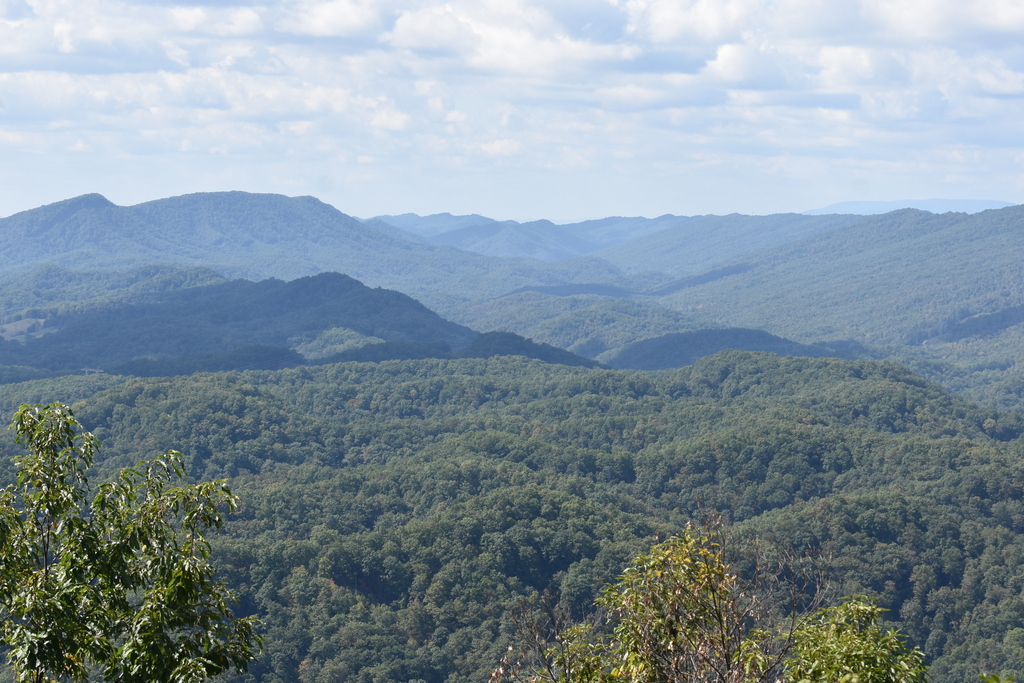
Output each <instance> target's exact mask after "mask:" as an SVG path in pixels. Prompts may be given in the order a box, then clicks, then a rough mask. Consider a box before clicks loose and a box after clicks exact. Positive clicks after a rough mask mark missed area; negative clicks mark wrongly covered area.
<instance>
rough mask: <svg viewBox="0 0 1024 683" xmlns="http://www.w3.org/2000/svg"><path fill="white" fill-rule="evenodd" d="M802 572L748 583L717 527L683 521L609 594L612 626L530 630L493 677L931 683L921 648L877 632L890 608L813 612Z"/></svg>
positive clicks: (850, 602) (568, 681)
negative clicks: (546, 634)
mask: <svg viewBox="0 0 1024 683" xmlns="http://www.w3.org/2000/svg"><path fill="white" fill-rule="evenodd" d="M779 571H781V573H783V574H786V575H788V577H789V578H788V579H785V580H779V579H778V577H779V574H777V573H776V572H779ZM766 573H767V575H765V574H766ZM802 573H803V572H802V571H801V569H800V568H799V567H798V566H797V564H796V559H795V558H783V559H782V561H781V563H780V564H779V565H778V566H775V567H767V566H760V567H755V569H754V574H753V575H752V576H750V577H748V578H747V579H744V578H742V577H741V575H740V573H739V571H737V568H736V567H735V566H734V565H733V564H731V563H730V562H729V561H727V559H726V556H725V549H724V547H723V535H722V532H721V527H720V525H711V526H693V525H687V527H686V528H685V529H684V530H683V532H682V533H681V534H680V535H678V536H675V537H672V538H670V539H669V540H667V541H665V542H664V543H660V544H658V545H656V546H654V547H653V548H651V550H650V552H648V553H645V554H642V555H640V556H639V557H637V558H636V559H634V560H633V562H632V563H631V564H630V566H629V567H628V568H627V569H626V570H625V571H624V572H623V573H622V575H621V576H619V578H618V580H617V581H616V582H615V583H614V584H613V585H611V586H609V587H608V588H607V589H605V591H604V593H603V595H602V596H601V598H600V599H599V600H598V604H599V605H600V606H601V607H602V608H604V610H605V615H606V618H605V619H601V620H599V621H598V622H597V623H596V624H595V623H594V622H590V623H583V624H578V625H575V626H571V627H569V628H566V629H564V630H561V631H560V632H558V633H556V634H554V637H553V638H551V641H552V642H549V643H545V642H544V638H543V629H542V628H538V626H537V624H536V622H534V623H533V624H529V625H528V626H527V628H524V629H522V631H521V640H520V642H519V643H518V646H516V645H513V646H510V647H509V651H508V653H507V654H506V656H505V657H504V658H503V661H502V663H501V665H500V666H499V667H498V668H497V669H496V670H495V671H494V673H493V674H492V676H491V682H492V683H506V682H507V683H519V682H527V683H665V682H670V681H671V682H673V683H759V682H766V683H777V682H778V681H782V680H785V681H790V682H792V683H836V682H837V681H847V682H850V681H854V680H855V681H858V682H859V683H924V681H925V674H926V667H925V665H924V653H922V652H921V651H920V650H918V649H916V648H909V647H908V646H907V645H906V643H905V642H904V637H903V636H901V635H900V634H898V633H897V632H896V631H895V630H892V629H890V630H888V631H883V630H882V629H881V628H880V627H879V625H878V620H879V617H880V615H881V613H882V612H883V611H884V610H882V609H881V608H879V607H878V606H877V605H875V604H873V603H872V602H871V601H870V600H868V599H866V598H863V597H857V598H850V599H847V600H845V601H844V602H843V603H842V604H841V605H839V606H836V607H826V608H822V609H820V610H817V611H814V604H815V603H817V602H818V600H819V599H821V598H823V596H824V591H823V590H822V584H821V583H820V581H819V582H817V583H816V584H815V593H814V594H813V595H808V594H807V593H805V592H803V591H801V590H800V586H798V585H797V584H795V583H793V581H794V579H798V578H799V577H800V575H801V574H802ZM765 579H767V581H766V580H765ZM787 584H788V585H787ZM783 588H785V589H788V590H783V591H780V590H779V589H783ZM787 594H788V595H787ZM782 597H788V598H790V599H789V601H788V602H787V601H785V600H780V598H782ZM801 597H803V598H805V599H809V600H810V603H808V602H806V600H804V601H801V600H800V599H799V598H801ZM602 622H606V623H602ZM538 636H540V637H538Z"/></svg>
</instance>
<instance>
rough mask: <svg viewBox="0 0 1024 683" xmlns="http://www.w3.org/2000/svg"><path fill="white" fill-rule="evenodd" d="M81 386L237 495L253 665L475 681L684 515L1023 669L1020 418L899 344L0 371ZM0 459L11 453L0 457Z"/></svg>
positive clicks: (906, 624)
mask: <svg viewBox="0 0 1024 683" xmlns="http://www.w3.org/2000/svg"><path fill="white" fill-rule="evenodd" d="M40 395H45V396H46V397H47V398H51V397H52V398H56V399H62V400H66V401H73V402H74V408H75V411H76V416H77V417H78V418H79V419H80V420H81V421H82V422H83V424H85V425H86V427H87V428H90V429H92V430H94V432H95V433H96V435H97V436H98V437H99V438H101V439H102V441H103V442H104V449H103V453H104V458H105V460H104V462H103V463H101V464H100V468H101V470H105V471H107V472H108V473H111V472H113V471H114V468H117V467H120V466H123V465H125V464H131V463H134V462H135V461H136V460H138V459H139V458H141V457H145V456H147V455H148V454H154V453H158V452H162V451H163V450H166V449H167V448H169V447H171V446H175V447H178V448H179V449H180V450H181V451H182V452H183V453H184V454H185V456H186V459H187V461H188V462H187V465H188V468H189V471H190V473H191V474H192V475H193V476H195V477H197V478H200V479H209V478H214V477H219V476H227V477H229V478H230V480H231V485H232V487H233V490H234V491H235V492H236V493H238V494H239V496H240V498H241V501H242V504H241V507H240V510H239V512H238V513H237V514H236V515H235V516H234V517H233V518H232V519H231V520H230V521H229V523H228V525H227V535H226V536H225V537H224V538H223V539H221V540H220V541H219V542H218V543H217V547H216V557H217V559H218V561H219V562H220V565H221V567H222V571H223V573H224V576H225V577H226V578H227V579H228V581H229V583H230V584H231V586H232V587H233V588H234V589H235V590H236V591H237V592H238V593H239V594H240V595H241V596H242V603H241V606H240V612H242V613H244V614H255V615H258V616H260V617H261V618H262V619H263V620H264V621H265V623H266V635H267V651H266V653H265V654H264V656H263V657H262V659H261V660H260V661H259V662H257V663H256V664H255V665H254V667H253V669H252V673H251V675H252V676H254V680H259V681H266V682H268V683H269V682H271V681H275V682H276V681H328V680H337V679H341V678H344V679H349V680H356V681H367V682H370V681H402V682H405V681H409V680H423V681H427V682H428V683H442V682H443V681H451V682H452V683H454V682H456V681H471V680H472V681H480V680H483V679H484V678H486V676H487V674H488V673H489V671H490V669H491V668H492V667H493V666H494V664H495V662H497V661H498V659H499V658H500V656H501V653H502V651H503V648H504V643H505V642H507V641H506V639H507V638H508V637H509V636H510V635H511V634H510V630H511V624H510V621H509V619H510V617H509V615H510V614H511V612H512V610H513V608H514V606H515V605H516V604H517V602H518V600H519V599H520V598H521V597H523V596H529V595H531V594H535V593H536V592H537V591H542V590H544V589H546V588H554V589H557V590H559V591H560V593H561V595H562V598H563V600H564V601H565V602H566V604H567V605H569V606H570V607H571V608H572V609H574V610H583V609H585V608H586V606H587V605H589V604H591V603H592V601H593V598H594V596H595V594H596V591H597V590H598V589H599V588H600V587H601V586H602V585H603V584H605V583H606V582H608V581H610V580H611V579H613V578H614V577H615V575H616V574H617V573H618V572H619V571H620V570H621V568H622V567H623V566H624V565H625V563H626V562H628V561H629V559H631V558H633V557H635V556H636V555H638V554H639V553H640V552H643V551H644V550H646V549H647V548H648V547H649V546H650V545H651V544H652V543H653V542H654V540H655V539H656V538H658V537H659V536H660V537H662V538H664V537H666V536H667V535H668V534H670V533H672V532H673V531H675V530H678V529H680V528H681V527H682V525H683V524H684V523H685V522H686V521H687V520H688V519H690V518H691V517H692V516H693V515H694V514H696V513H697V511H698V509H700V508H703V509H705V510H712V509H717V510H720V511H722V512H723V513H724V514H726V515H727V516H729V517H730V518H731V519H733V520H734V522H735V525H736V527H735V528H736V532H737V533H739V534H754V535H757V536H758V537H760V538H765V539H769V540H772V541H773V542H777V543H782V544H791V545H793V546H795V547H797V548H804V547H811V548H819V549H821V550H822V551H823V552H824V553H825V555H826V556H827V557H830V558H831V569H832V571H833V572H834V575H835V577H836V580H837V581H838V583H839V586H838V588H839V592H840V593H841V594H854V593H864V594H868V595H871V596H874V597H876V598H877V599H878V600H879V603H880V604H881V606H883V607H885V608H887V609H889V610H890V611H889V612H888V617H889V618H890V619H892V620H894V621H895V622H896V623H897V624H898V625H899V626H900V628H901V629H902V630H904V631H905V632H907V633H908V634H909V635H910V637H911V644H913V645H916V646H919V647H921V648H922V649H923V650H924V651H925V653H926V655H927V656H928V658H929V662H930V663H931V665H932V669H931V673H932V678H933V680H935V681H937V682H939V683H946V682H954V681H956V682H960V681H964V682H966V681H972V680H975V677H976V676H977V674H978V673H980V672H982V671H993V672H999V671H1003V672H1006V673H1016V674H1018V675H1019V674H1021V673H1024V603H1022V600H1021V597H1020V596H1021V593H1020V590H1019V588H1018V587H1019V586H1020V585H1024V539H1022V536H1021V535H1022V534H1024V503H1022V492H1024V461H1022V460H1021V448H1022V446H1024V442H1022V440H1021V438H1020V437H1021V434H1022V432H1024V418H1022V417H1021V416H1019V415H1016V414H1012V413H999V412H997V411H995V410H992V409H986V408H981V407H978V406H975V405H973V404H970V403H966V402H964V401H962V400H960V399H957V398H955V397H951V396H949V395H947V394H946V393H945V392H943V391H942V390H941V389H940V388H938V387H937V386H935V385H932V384H929V383H927V382H925V381H923V380H921V379H920V378H919V377H917V376H915V375H913V374H912V373H910V372H909V371H908V370H906V369H905V368H903V367H901V366H899V365H895V364H892V363H885V362H870V361H838V360H833V359H809V358H779V357H776V356H771V355H766V354H755V353H743V352H726V353H721V354H718V355H715V356H712V357H709V358H706V359H703V360H702V361H700V362H698V363H697V364H696V365H694V366H692V367H690V368H685V369H682V370H678V371H671V372H663V373H657V374H644V373H638V372H626V371H611V370H602V369H584V368H569V367H564V366H552V365H547V364H544V363H540V362H537V361H530V360H526V359H523V358H515V357H504V358H500V357H499V358H493V359H488V360H474V359H467V360H420V361H389V362H382V363H378V364H359V363H340V364H335V365H326V366H322V367H317V368H296V369H292V370H282V371H277V372H245V373H222V374H206V375H203V374H200V375H195V376H192V377H180V378H174V379H149V380H143V379H136V378H125V377H122V378H117V377H102V378H97V377H82V378H77V377H66V378H60V379H54V380H45V381H37V382H29V383H25V384H21V385H7V386H4V387H0V407H3V408H4V409H5V410H7V409H9V408H12V407H13V406H16V405H17V404H19V403H21V402H25V401H32V402H34V401H38V400H40V399H39V397H40ZM8 476H9V474H8Z"/></svg>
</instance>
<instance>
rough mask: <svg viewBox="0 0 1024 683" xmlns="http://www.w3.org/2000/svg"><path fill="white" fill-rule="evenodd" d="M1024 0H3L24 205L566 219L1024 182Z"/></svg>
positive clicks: (0, 107) (809, 204) (763, 208)
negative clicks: (199, 205)
mask: <svg viewBox="0 0 1024 683" xmlns="http://www.w3.org/2000/svg"><path fill="white" fill-rule="evenodd" d="M1022 30H1024V7H1021V6H1020V4H1019V3H1014V2H1007V1H1005V0H994V1H993V0H984V1H983V0H976V1H973V2H960V3H954V2H950V1H949V0H901V1H899V2H889V3H878V2H874V1H873V0H850V2H844V3H824V2H820V1H817V0H783V1H782V2H776V1H774V0H771V1H770V0H721V1H715V2H712V1H710V0H628V1H627V0H556V1H552V2H539V1H538V0H517V1H515V2H502V3H494V2H472V1H469V0H453V1H452V2H446V3H441V2H437V1H436V0H271V1H270V2H267V3H262V4H253V3H251V2H249V1H248V0H226V1H225V2H218V3H210V2H199V3H190V4H184V3H177V2H175V1H174V0H157V1H155V2H147V3H143V4H139V3H130V2H127V1H126V0H103V2H100V0H82V2H78V3H74V4H66V3H44V2H41V1H40V0H5V1H4V2H0V151H2V158H3V161H2V162H0V182H2V183H3V186H4V187H5V189H6V191H5V192H4V193H0V214H2V215H10V214H13V213H15V212H17V211H21V210H25V209H29V208H32V207H35V206H39V205H42V204H46V203H51V202H54V201H57V200H60V199H64V198H68V197H73V196H76V195H80V194H84V193H88V192H99V193H101V194H103V195H104V196H106V197H108V198H109V199H111V200H112V201H114V202H116V203H118V204H122V205H124V204H135V203H139V202H143V201H146V200H151V199H156V198H159V197H166V196H172V195H180V194H186V193H191V192H197V191H216V190H246V191H250V192H277V193H282V194H286V195H313V196H316V197H319V198H321V199H322V200H324V201H326V202H329V203H331V204H332V205H335V206H338V207H341V208H342V210H344V211H345V212H346V213H350V214H354V215H360V216H373V215H380V214H385V213H394V212H406V211H409V212H415V213H418V214H421V215H429V214H433V213H438V212H444V211H450V212H452V213H457V214H472V213H478V214H481V215H486V216H497V217H501V218H503V219H514V220H518V221H529V220H534V219H538V218H547V219H549V220H552V221H556V222H568V221H577V220H582V219H586V218H592V217H597V216H636V215H654V216H657V215H662V214H668V213H671V214H676V215H703V214H726V213H732V212H739V213H745V214H755V215H756V214H762V215H763V214H771V213H779V212H801V211H807V210H811V209H814V208H816V207H822V206H828V205H830V204H834V203H836V202H850V201H891V200H894V199H899V198H902V197H946V198H958V197H974V198H993V197H995V198H998V199H1001V200H1004V201H1008V202H1019V201H1024V173H1022V172H1021V159H1024V136H1022V133H1021V128H1020V125H1019V121H1020V120H1021V118H1022V114H1024V49H1022V46H1021V44H1020V39H1019V36H1020V35H1022Z"/></svg>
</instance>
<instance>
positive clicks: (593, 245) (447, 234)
mask: <svg viewBox="0 0 1024 683" xmlns="http://www.w3.org/2000/svg"><path fill="white" fill-rule="evenodd" d="M370 220H376V221H380V222H384V223H387V224H390V225H392V226H394V227H396V228H398V229H400V230H404V231H407V232H410V233H415V234H417V235H421V236H423V237H426V238H428V239H429V240H430V241H431V242H433V243H435V244H445V245H448V246H453V247H458V248H459V249H464V250H466V251H472V252H476V253H478V254H486V255H488V256H504V257H508V258H524V257H525V258H535V259H539V260H542V261H561V260H564V259H569V258H573V257H575V256H582V255H584V254H589V253H591V252H594V251H597V250H598V249H604V248H606V247H611V246H614V245H616V244H622V243H624V242H627V241H629V240H631V239H633V238H636V237H640V236H642V235H646V234H649V233H652V232H656V231H658V230H662V229H664V228H666V227H669V226H674V225H678V224H679V223H682V222H685V221H687V220H689V218H687V217H685V216H673V215H671V214H666V215H664V216H659V217H658V218H653V219H652V218H643V217H634V218H624V217H621V216H613V217H610V218H601V219H597V220H589V221H582V222H579V223H567V224H564V225H556V224H555V223H552V222H551V221H547V220H538V221H530V222H526V223H519V222H518V221H496V220H494V219H493V218H486V217H484V216H478V215H476V214H472V215H469V216H453V215H451V214H447V213H442V214H435V215H432V216H418V215H416V214H402V215H400V216H378V217H376V218H375V219H370Z"/></svg>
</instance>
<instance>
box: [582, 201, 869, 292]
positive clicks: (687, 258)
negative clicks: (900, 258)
mask: <svg viewBox="0 0 1024 683" xmlns="http://www.w3.org/2000/svg"><path fill="white" fill-rule="evenodd" d="M858 220H863V218H861V217H860V216H834V215H829V216H803V215H800V214H793V213H786V214H776V215H773V216H743V215H740V214H730V215H728V216H697V217H694V218H690V219H688V220H681V221H680V222H677V223H675V224H674V225H673V226H672V227H668V228H665V229H662V230H659V231H658V232H654V233H651V234H648V235H645V236H642V237H637V238H635V239H632V240H630V241H628V242H626V243H624V244H619V245H616V246H613V247H608V248H606V249H602V250H600V251H596V252H594V253H593V256H597V257H600V258H601V259H603V260H606V261H608V262H610V263H612V264H614V265H616V266H618V267H619V268H621V269H623V270H625V271H627V272H645V271H660V272H663V273H668V274H670V275H672V276H675V277H680V276H693V275H699V274H701V273H703V272H705V271H708V270H712V269H715V268H719V267H722V266H725V265H731V264H732V263H733V262H735V261H736V260H738V259H742V258H744V257H746V256H750V255H752V254H755V253H757V252H758V251H760V250H762V249H767V248H771V247H775V246H778V245H780V244H785V243H786V242H790V241H793V240H796V239H799V238H801V237H805V236H807V235H813V234H815V233H818V232H823V231H826V230H829V229H832V228H836V227H841V226H844V225H849V224H851V223H854V222H857V221H858Z"/></svg>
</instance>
